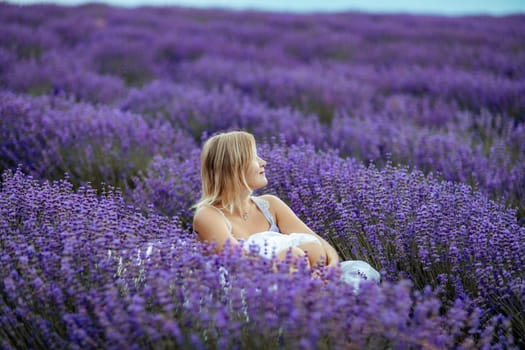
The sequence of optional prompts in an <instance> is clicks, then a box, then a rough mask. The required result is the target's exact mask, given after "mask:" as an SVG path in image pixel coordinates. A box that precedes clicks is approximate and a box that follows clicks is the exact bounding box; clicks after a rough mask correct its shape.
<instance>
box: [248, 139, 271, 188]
mask: <svg viewBox="0 0 525 350" xmlns="http://www.w3.org/2000/svg"><path fill="white" fill-rule="evenodd" d="M254 154H255V157H254V158H253V159H252V160H251V161H250V164H249V166H248V170H247V172H246V182H247V183H248V186H250V189H251V190H256V189H258V188H261V187H264V186H266V185H267V184H268V180H267V179H266V174H265V173H264V168H265V167H266V161H265V160H264V159H262V158H261V157H259V156H258V155H257V149H255V150H254Z"/></svg>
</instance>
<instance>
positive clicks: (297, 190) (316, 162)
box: [0, 145, 525, 349]
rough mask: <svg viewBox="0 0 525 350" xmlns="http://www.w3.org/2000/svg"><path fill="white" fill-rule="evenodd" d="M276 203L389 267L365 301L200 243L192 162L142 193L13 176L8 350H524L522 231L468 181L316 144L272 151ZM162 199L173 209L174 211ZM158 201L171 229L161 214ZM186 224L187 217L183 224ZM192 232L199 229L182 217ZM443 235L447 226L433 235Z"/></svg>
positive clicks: (335, 286) (9, 189)
mask: <svg viewBox="0 0 525 350" xmlns="http://www.w3.org/2000/svg"><path fill="white" fill-rule="evenodd" d="M261 154H262V155H264V156H265V157H267V158H268V160H269V161H270V163H269V164H271V166H269V167H268V176H269V177H270V183H271V186H270V188H269V189H268V191H270V192H273V193H277V194H278V195H280V196H282V197H283V198H284V199H285V200H287V201H289V202H290V203H291V205H292V207H293V208H294V210H296V211H297V212H298V213H299V215H300V216H301V217H303V218H305V220H306V221H307V223H308V224H309V225H311V226H312V227H313V228H314V229H316V230H317V231H318V232H320V233H321V234H323V235H324V236H325V237H326V238H327V239H329V240H331V241H332V243H333V244H334V245H335V246H336V247H337V249H338V250H339V252H340V255H341V256H342V257H344V258H346V259H355V258H357V259H364V260H367V261H369V262H370V263H371V264H372V265H373V266H375V267H376V268H378V269H380V270H381V271H382V274H383V283H382V284H381V286H377V285H375V284H364V285H363V286H362V288H360V290H359V292H358V293H357V294H356V293H355V291H354V290H353V289H352V288H351V287H350V286H348V285H346V284H344V283H342V282H341V281H339V280H338V279H337V276H335V275H333V274H331V273H330V272H328V271H327V272H326V273H325V274H324V276H323V278H322V279H316V278H310V277H309V272H308V271H307V270H306V269H305V266H302V267H300V269H299V271H298V272H297V273H295V274H293V275H290V274H289V273H288V264H290V262H289V261H285V262H283V263H282V264H281V265H279V266H278V271H277V272H274V271H273V267H272V264H271V263H269V262H268V261H264V260H262V259H260V258H253V259H250V258H247V257H245V256H243V255H242V254H241V253H240V252H239V251H234V252H230V253H225V254H219V255H216V254H208V252H207V247H205V246H201V245H199V244H198V243H197V242H196V241H195V240H194V237H193V236H191V235H190V231H189V230H188V229H187V226H186V225H187V222H185V218H184V217H185V215H186V214H185V210H186V208H187V206H188V204H189V203H191V202H192V201H194V200H195V199H196V195H197V194H196V193H195V191H194V189H193V188H192V187H193V184H194V183H195V181H196V180H197V178H198V174H197V172H198V166H197V159H196V157H194V158H192V159H188V160H183V161H180V160H179V161H175V160H173V159H163V158H157V159H155V162H154V164H153V165H152V167H151V169H152V170H151V171H150V173H149V174H148V176H147V177H146V178H145V179H143V180H141V181H140V182H139V183H138V187H137V191H136V192H135V193H134V199H136V200H137V203H136V204H142V205H144V206H145V207H146V208H144V209H145V211H141V210H139V209H138V208H135V207H133V206H130V205H129V201H128V200H125V199H124V198H123V197H122V196H121V195H120V194H119V193H118V191H117V192H114V191H111V190H110V191H105V192H104V193H103V194H102V195H97V191H96V190H94V189H91V188H89V187H81V188H79V189H78V190H74V189H73V185H72V184H71V183H69V182H68V181H65V180H61V181H59V182H56V183H53V184H50V183H42V182H41V181H39V180H37V179H33V178H32V177H29V176H26V175H24V174H23V173H22V172H20V171H17V172H16V173H14V172H13V171H8V172H6V173H4V175H3V179H2V184H1V187H0V225H1V226H0V246H1V247H2V258H1V259H2V266H3V268H2V269H1V270H0V287H1V288H0V309H1V310H2V312H1V314H0V345H1V346H2V347H3V348H7V349H10V348H20V349H22V348H82V349H92V348H101V347H102V348H111V349H112V348H115V349H121V348H137V349H142V348H159V347H169V348H239V347H240V348H244V347H248V348H254V349H268V348H284V349H288V348H289V349H297V348H301V349H317V348H332V349H348V348H360V349H361V348H371V349H374V348H398V349H406V348H415V349H417V348H421V349H444V348H453V347H454V348H463V349H477V348H501V349H505V348H513V347H518V346H522V345H523V340H524V339H525V324H524V323H523V318H522V315H523V313H524V312H525V305H524V303H523V300H525V284H524V282H523V281H524V280H523V278H524V276H523V271H522V269H521V268H520V267H521V266H523V264H524V263H525V261H524V257H525V246H524V245H523V237H524V236H525V228H523V227H520V226H519V225H517V224H516V222H515V217H514V215H513V213H512V212H509V211H507V210H505V209H504V207H502V206H501V205H499V204H497V203H494V202H492V201H490V200H488V199H487V198H486V197H485V196H484V195H482V194H480V193H479V192H472V191H471V189H470V188H468V187H467V186H464V185H460V184H452V183H447V182H441V181H438V180H437V179H435V178H432V177H425V176H424V175H423V174H421V173H418V172H410V171H408V170H407V169H403V168H396V167H392V166H390V165H388V166H386V167H385V168H384V169H383V170H378V169H376V168H374V167H365V166H363V165H360V164H358V163H357V162H355V161H352V160H348V159H346V160H345V159H342V158H340V157H339V156H337V155H336V154H335V153H333V152H332V153H318V152H316V151H315V150H314V149H313V148H312V147H311V146H307V145H295V146H291V147H290V146H280V145H273V146H272V145H262V146H261ZM166 198H168V199H169V201H166ZM148 202H153V203H155V204H156V205H157V207H160V208H162V210H164V211H166V212H172V213H176V214H177V215H175V216H172V217H170V216H166V215H159V214H158V212H157V210H154V208H153V207H151V206H149V205H147V203H148ZM179 214H180V216H178V215H179ZM186 219H187V218H186ZM436 228H439V229H436Z"/></svg>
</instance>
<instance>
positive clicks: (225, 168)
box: [193, 131, 377, 272]
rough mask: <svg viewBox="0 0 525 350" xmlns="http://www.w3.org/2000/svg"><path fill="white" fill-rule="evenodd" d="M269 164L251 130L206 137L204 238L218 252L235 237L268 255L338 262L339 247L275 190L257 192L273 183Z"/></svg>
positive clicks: (199, 225)
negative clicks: (314, 228) (266, 172)
mask: <svg viewBox="0 0 525 350" xmlns="http://www.w3.org/2000/svg"><path fill="white" fill-rule="evenodd" d="M265 168H266V161H264V160H263V159H262V158H260V157H259V156H258V155H257V149H256V144H255V139H254V137H253V135H251V134H249V133H247V132H243V131H233V132H227V133H221V134H218V135H215V136H213V137H211V138H210V139H209V140H207V141H206V143H205V144H204V146H203V148H202V153H201V181H202V197H201V199H200V201H199V202H198V203H197V204H196V205H195V207H196V208H197V210H196V212H195V215H194V218H193V229H194V231H195V232H196V233H197V235H198V238H199V239H200V240H201V241H206V242H211V243H214V244H215V245H216V249H217V250H218V251H220V250H221V249H223V247H224V245H225V244H226V243H227V242H229V243H228V244H231V245H233V246H237V245H242V246H243V248H245V249H250V250H255V251H256V252H258V253H259V254H260V255H261V256H263V257H266V258H272V257H274V256H275V257H276V258H278V259H284V258H286V257H287V255H290V254H291V256H292V257H293V258H294V259H295V260H296V261H299V260H301V259H304V261H306V263H307V264H308V266H310V267H314V266H323V265H326V266H330V267H338V266H339V257H338V255H337V252H336V250H335V249H334V248H333V247H332V246H331V245H330V244H329V243H328V242H326V241H325V240H324V239H323V238H322V237H320V236H318V235H317V234H316V233H314V232H313V231H312V230H311V229H310V228H309V227H308V226H307V225H306V224H305V223H304V222H302V221H301V219H299V218H298V217H297V216H296V215H295V213H294V212H293V211H292V210H291V209H290V208H289V207H288V205H286V203H284V202H283V201H282V200H281V199H279V198H278V197H276V196H273V195H262V196H259V197H255V196H253V195H252V193H253V191H254V190H257V189H259V188H262V187H264V186H266V184H267V183H268V180H267V179H266V174H265ZM374 271H375V270H374ZM376 272H377V271H376Z"/></svg>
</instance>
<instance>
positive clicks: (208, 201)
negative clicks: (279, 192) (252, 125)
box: [194, 131, 256, 213]
mask: <svg viewBox="0 0 525 350" xmlns="http://www.w3.org/2000/svg"><path fill="white" fill-rule="evenodd" d="M255 152H256V151H255V138H254V137H253V135H252V134H250V133H247V132H245V131H230V132H226V133H220V134H217V135H215V136H213V137H211V138H210V139H208V140H207V141H206V142H205V143H204V145H203V146H202V152H201V183H202V196H201V199H200V200H199V202H197V204H195V205H194V208H199V207H201V206H203V205H214V206H215V205H220V206H221V207H223V208H225V209H227V210H228V211H230V213H233V212H234V210H235V209H239V210H240V209H241V203H242V200H243V196H245V193H246V191H248V192H249V194H250V195H251V193H252V190H251V189H250V187H249V186H248V183H247V182H246V172H247V170H248V167H249V164H250V161H251V160H252V159H254V158H255V156H256V153H255Z"/></svg>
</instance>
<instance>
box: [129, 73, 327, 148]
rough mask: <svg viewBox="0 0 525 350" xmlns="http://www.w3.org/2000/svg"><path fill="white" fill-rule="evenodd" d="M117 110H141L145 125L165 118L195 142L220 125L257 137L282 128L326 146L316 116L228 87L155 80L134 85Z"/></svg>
mask: <svg viewBox="0 0 525 350" xmlns="http://www.w3.org/2000/svg"><path fill="white" fill-rule="evenodd" d="M120 109H122V110H123V111H131V112H133V113H136V114H140V115H142V116H144V118H145V119H146V120H148V121H149V123H155V122H159V121H168V122H169V123H170V124H171V125H172V126H173V127H174V128H176V129H177V130H184V131H187V132H188V133H189V134H191V135H193V137H194V138H195V139H196V140H199V139H200V138H201V137H202V135H203V134H205V133H213V132H214V131H217V130H224V129H244V130H249V131H251V132H253V133H254V134H256V135H259V136H261V137H263V136H268V137H269V136H271V135H274V134H275V130H282V135H283V136H284V137H285V138H286V140H287V142H288V143H296V142H297V141H298V140H299V139H300V138H305V139H308V140H310V141H311V142H312V143H314V144H317V145H320V146H321V145H322V144H323V142H324V143H325V144H326V141H324V136H325V134H326V127H324V126H323V125H321V123H319V121H318V120H317V118H316V117H315V116H313V115H304V114H302V113H300V112H297V111H294V110H291V109H290V108H288V107H281V108H270V107H269V106H268V105H267V104H265V103H262V102H260V101H259V100H257V99H255V100H254V99H251V98H249V97H248V96H246V95H245V94H243V93H242V92H241V91H240V90H238V89H233V88H232V87H229V86H223V87H222V88H221V89H213V90H210V91H208V90H205V89H203V88H201V87H197V86H192V85H189V84H185V85H179V84H173V83H169V82H166V81H155V82H152V83H151V84H148V85H146V86H144V87H143V88H142V89H132V90H131V91H130V93H129V95H128V97H127V98H126V99H125V100H124V101H123V102H122V103H121V105H120Z"/></svg>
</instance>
